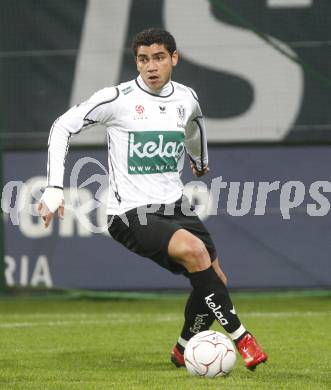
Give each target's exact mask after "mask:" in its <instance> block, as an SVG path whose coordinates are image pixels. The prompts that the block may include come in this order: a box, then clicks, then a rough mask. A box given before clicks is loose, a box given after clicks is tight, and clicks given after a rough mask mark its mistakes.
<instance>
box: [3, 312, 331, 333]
mask: <svg viewBox="0 0 331 390" xmlns="http://www.w3.org/2000/svg"><path fill="white" fill-rule="evenodd" d="M330 315H331V311H297V312H247V313H246V312H243V313H241V314H240V317H253V318H254V317H265V318H291V317H320V316H330ZM96 316H97V317H100V319H92V317H96ZM5 317H6V318H7V319H9V317H11V318H12V319H14V318H17V319H19V318H22V317H24V319H26V318H27V317H28V318H31V319H45V320H46V319H47V318H49V319H50V320H48V321H33V322H32V321H29V322H28V321H22V322H1V323H0V329H13V328H32V327H45V326H46V327H63V326H80V325H111V324H130V323H135V324H137V323H144V322H146V320H147V319H148V320H149V321H152V322H170V321H178V320H181V319H182V318H183V316H182V315H178V314H167V315H156V316H155V315H153V314H139V313H132V314H131V313H108V314H100V313H70V314H67V313H56V314H54V315H52V314H46V313H39V314H27V315H19V314H13V315H6V316H5ZM54 318H65V320H61V319H59V320H54Z"/></svg>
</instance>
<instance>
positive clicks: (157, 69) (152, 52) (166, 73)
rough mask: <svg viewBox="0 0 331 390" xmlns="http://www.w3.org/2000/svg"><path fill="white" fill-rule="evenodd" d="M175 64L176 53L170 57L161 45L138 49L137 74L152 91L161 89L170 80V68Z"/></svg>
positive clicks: (176, 60)
mask: <svg viewBox="0 0 331 390" xmlns="http://www.w3.org/2000/svg"><path fill="white" fill-rule="evenodd" d="M177 62H178V54H177V52H176V51H175V52H174V53H173V54H172V55H170V53H169V52H168V50H167V49H166V48H165V46H164V45H163V44H162V45H159V44H157V43H153V44H152V45H150V46H139V47H138V50H137V57H136V63H137V69H138V72H139V73H140V75H141V77H142V78H143V80H144V82H145V84H146V85H147V86H148V87H149V88H150V89H151V90H153V91H157V90H159V89H161V88H162V87H163V86H164V85H165V84H166V83H167V82H168V81H169V80H170V77H171V72H172V68H173V67H174V66H176V65H177Z"/></svg>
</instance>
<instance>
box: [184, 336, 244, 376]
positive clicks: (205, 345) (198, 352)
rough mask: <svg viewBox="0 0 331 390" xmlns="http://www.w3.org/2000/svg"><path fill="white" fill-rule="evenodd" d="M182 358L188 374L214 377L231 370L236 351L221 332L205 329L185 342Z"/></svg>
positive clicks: (234, 361) (226, 373)
mask: <svg viewBox="0 0 331 390" xmlns="http://www.w3.org/2000/svg"><path fill="white" fill-rule="evenodd" d="M184 359H185V365H186V368H187V370H188V372H189V373H190V374H192V375H196V376H207V377H209V378H214V377H217V376H224V375H228V374H229V373H230V372H231V371H232V369H233V367H234V365H235V363H236V351H235V349H234V346H233V344H232V341H231V340H230V339H229V338H228V337H226V336H225V335H224V334H223V333H220V332H215V331H213V330H205V331H203V332H200V333H198V334H196V335H195V336H193V337H192V338H191V339H190V340H189V342H188V343H187V344H186V347H185V352H184Z"/></svg>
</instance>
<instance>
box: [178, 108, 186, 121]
mask: <svg viewBox="0 0 331 390" xmlns="http://www.w3.org/2000/svg"><path fill="white" fill-rule="evenodd" d="M176 111H177V115H178V118H179V120H180V121H183V120H184V118H185V107H184V106H183V105H180V106H177V107H176Z"/></svg>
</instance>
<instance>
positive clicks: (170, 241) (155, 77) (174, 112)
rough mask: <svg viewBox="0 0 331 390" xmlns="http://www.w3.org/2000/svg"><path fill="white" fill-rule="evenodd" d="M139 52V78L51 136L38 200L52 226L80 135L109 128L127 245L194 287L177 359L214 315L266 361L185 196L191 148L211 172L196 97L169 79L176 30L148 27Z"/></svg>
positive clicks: (61, 123) (199, 167)
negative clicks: (44, 184)
mask: <svg viewBox="0 0 331 390" xmlns="http://www.w3.org/2000/svg"><path fill="white" fill-rule="evenodd" d="M132 48H133V53H134V58H135V61H136V65H137V70H138V72H139V76H138V77H137V79H135V80H131V81H128V82H125V83H122V84H120V85H118V86H114V87H108V88H104V89H102V90H100V91H98V92H96V93H95V94H94V95H93V96H92V97H91V98H90V99H88V100H87V101H85V102H83V103H81V104H78V105H77V106H75V107H72V108H71V109H70V110H69V111H67V112H66V113H64V114H63V115H62V116H60V117H59V118H58V119H57V120H56V121H55V122H54V124H53V126H52V128H51V131H50V135H49V142H48V165H47V188H46V189H45V192H44V193H43V196H42V198H41V200H40V203H39V205H38V209H39V213H40V216H41V217H42V218H43V220H44V224H45V227H47V226H48V225H49V223H50V222H51V220H52V218H53V214H54V213H55V212H56V211H57V210H58V214H59V216H60V217H63V204H64V200H63V175H64V162H65V157H66V153H67V151H68V144H69V139H70V137H71V136H72V135H74V134H77V133H79V132H80V131H81V130H83V129H85V128H87V127H89V126H92V125H94V124H96V123H99V124H103V125H104V126H105V127H106V130H107V140H108V160H109V180H110V186H109V199H108V205H107V214H108V226H109V229H108V230H109V233H110V234H111V236H112V237H113V238H114V239H115V240H117V241H118V242H120V243H121V244H123V245H124V246H126V247H127V248H128V249H129V250H131V251H133V252H135V253H138V254H139V255H141V256H144V257H148V258H150V259H152V260H153V261H155V262H156V263H157V264H159V265H160V266H161V267H164V268H166V269H168V270H169V271H171V272H173V273H179V274H184V275H185V276H186V277H188V279H189V281H190V283H191V285H192V288H193V289H192V292H191V294H190V296H189V298H188V301H187V304H186V307H185V322H184V325H183V329H182V331H181V334H180V336H179V338H178V341H177V343H176V345H175V346H174V347H173V350H172V353H171V360H172V362H173V363H174V364H175V365H176V366H177V367H180V366H184V358H183V353H184V349H185V345H186V343H187V341H188V340H189V339H190V338H191V337H192V336H194V335H195V334H196V333H198V332H200V331H203V330H207V329H209V327H210V326H211V324H212V323H213V321H214V320H215V319H216V320H217V321H218V322H219V323H220V325H221V326H222V327H223V328H224V329H225V331H226V332H227V333H228V334H229V336H230V337H231V338H232V340H234V342H235V344H236V346H237V349H238V351H239V352H240V354H241V355H242V357H243V359H244V362H245V365H246V367H247V368H249V369H254V368H255V367H256V366H257V365H258V364H260V363H262V362H265V361H266V360H267V355H266V353H265V352H263V350H262V349H261V347H260V346H259V345H258V344H257V342H256V339H255V338H254V337H253V336H252V334H251V333H249V332H248V331H247V330H246V329H245V327H244V326H243V325H242V323H241V322H240V319H239V317H238V315H237V314H236V311H235V309H234V307H233V304H232V302H231V299H230V296H229V293H228V290H227V287H226V277H225V275H224V273H223V272H222V270H221V268H220V266H219V262H218V258H217V253H216V249H215V246H214V243H213V241H212V239H211V237H210V235H209V232H208V231H207V230H206V228H205V226H204V225H203V224H202V222H201V221H200V219H199V218H198V217H197V215H196V214H195V213H194V209H193V207H192V206H191V205H190V204H189V202H188V200H187V198H185V197H184V196H183V194H182V190H183V184H182V182H181V179H180V175H181V172H182V168H183V163H184V157H185V156H184V155H185V150H186V152H187V154H188V156H189V158H190V163H191V168H192V172H193V174H194V175H196V176H203V175H204V174H206V173H207V172H208V171H209V168H208V155H207V142H206V134H205V127H204V122H203V117H202V113H201V110H200V106H199V103H198V98H197V95H196V93H195V92H194V91H193V90H192V89H191V88H189V87H186V86H185V85H182V84H179V83H177V82H174V81H171V74H172V70H173V67H175V66H176V64H177V62H178V52H177V49H176V43H175V40H174V38H173V36H172V35H171V34H170V33H169V32H167V31H164V30H162V29H156V28H150V29H147V30H144V31H142V32H141V33H139V34H137V36H136V37H135V39H134V41H133V45H132Z"/></svg>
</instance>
